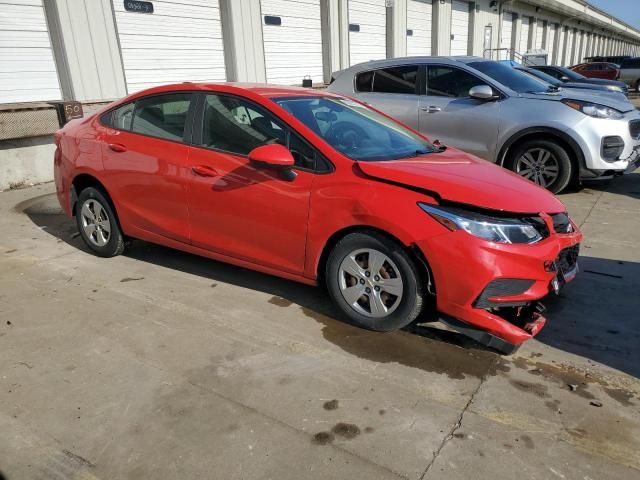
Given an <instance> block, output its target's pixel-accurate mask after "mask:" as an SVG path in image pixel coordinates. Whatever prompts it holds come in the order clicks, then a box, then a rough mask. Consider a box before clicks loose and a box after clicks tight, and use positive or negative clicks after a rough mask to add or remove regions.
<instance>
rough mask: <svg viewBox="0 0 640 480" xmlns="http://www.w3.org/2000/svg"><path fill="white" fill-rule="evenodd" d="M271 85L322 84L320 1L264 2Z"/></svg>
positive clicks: (268, 78) (268, 69) (264, 21)
mask: <svg viewBox="0 0 640 480" xmlns="http://www.w3.org/2000/svg"><path fill="white" fill-rule="evenodd" d="M260 7H261V10H262V35H263V39H264V61H265V67H266V70H267V82H269V83H280V84H283V85H294V84H295V85H300V84H302V79H303V78H304V77H306V76H309V77H311V80H313V83H322V80H323V78H322V33H321V29H320V27H321V23H320V0H261V1H260Z"/></svg>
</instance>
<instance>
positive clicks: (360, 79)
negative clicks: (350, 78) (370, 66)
mask: <svg viewBox="0 0 640 480" xmlns="http://www.w3.org/2000/svg"><path fill="white" fill-rule="evenodd" d="M372 85H373V70H370V71H368V72H361V73H359V74H358V75H356V91H357V92H370V91H371V87H372Z"/></svg>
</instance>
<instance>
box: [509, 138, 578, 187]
mask: <svg viewBox="0 0 640 480" xmlns="http://www.w3.org/2000/svg"><path fill="white" fill-rule="evenodd" d="M505 166H506V167H507V168H508V169H509V170H512V171H513V172H515V173H517V174H518V175H520V176H522V177H524V178H526V179H528V180H531V181H532V182H534V183H537V184H538V185H540V186H541V187H544V188H546V189H547V190H549V191H551V192H552V193H560V192H561V191H562V190H564V189H565V188H567V185H569V182H570V181H571V177H572V175H573V165H572V164H571V159H570V158H569V154H568V153H567V151H566V150H565V148H564V147H563V146H562V145H560V144H558V143H557V142H554V141H552V140H529V141H526V142H524V143H523V144H522V145H519V146H518V147H516V148H515V149H514V150H513V152H512V153H511V154H510V155H509V157H508V160H507V163H506V165H505Z"/></svg>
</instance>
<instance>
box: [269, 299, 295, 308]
mask: <svg viewBox="0 0 640 480" xmlns="http://www.w3.org/2000/svg"><path fill="white" fill-rule="evenodd" d="M269 303H270V304H271V305H276V306H278V307H290V306H291V305H292V303H293V302H291V301H290V300H287V299H286V298H282V297H271V298H270V299H269Z"/></svg>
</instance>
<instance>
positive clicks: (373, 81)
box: [356, 65, 420, 129]
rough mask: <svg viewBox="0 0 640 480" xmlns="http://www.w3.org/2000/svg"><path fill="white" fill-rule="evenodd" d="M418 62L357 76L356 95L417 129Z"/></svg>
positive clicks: (362, 73)
mask: <svg viewBox="0 0 640 480" xmlns="http://www.w3.org/2000/svg"><path fill="white" fill-rule="evenodd" d="M419 71H420V67H419V66H418V65H399V66H394V67H387V68H381V69H378V70H370V71H367V72H361V73H359V74H358V75H356V91H357V92H358V94H357V97H358V99H359V100H360V101H363V102H365V103H367V104H369V105H372V106H374V107H375V108H377V109H379V110H382V111H383V112H384V113H386V114H387V115H390V116H392V117H394V118H396V119H398V120H400V121H401V122H403V123H405V124H407V125H409V126H410V127H412V128H415V129H418V127H419V123H418V103H419V100H418V92H419V83H420V82H419Z"/></svg>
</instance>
